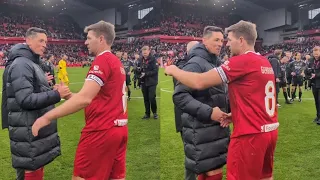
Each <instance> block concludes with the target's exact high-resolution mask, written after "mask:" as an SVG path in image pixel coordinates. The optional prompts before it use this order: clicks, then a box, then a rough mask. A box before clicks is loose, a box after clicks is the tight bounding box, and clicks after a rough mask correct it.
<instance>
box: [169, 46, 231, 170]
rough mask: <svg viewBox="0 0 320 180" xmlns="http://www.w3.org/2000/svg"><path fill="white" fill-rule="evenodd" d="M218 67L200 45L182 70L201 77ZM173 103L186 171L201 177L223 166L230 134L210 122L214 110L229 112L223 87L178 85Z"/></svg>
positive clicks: (217, 63)
mask: <svg viewBox="0 0 320 180" xmlns="http://www.w3.org/2000/svg"><path fill="white" fill-rule="evenodd" d="M220 63H221V62H220V61H219V59H218V58H217V56H215V55H213V54H210V53H209V52H208V51H207V50H206V48H205V46H204V45H203V44H198V45H195V47H194V48H192V50H191V51H190V53H189V61H188V62H187V63H186V64H185V65H184V67H183V70H185V71H191V72H199V73H202V72H207V71H209V70H211V69H213V68H214V67H217V66H219V65H220ZM173 101H174V104H175V105H176V106H178V107H179V108H180V109H181V110H182V111H183V114H182V116H181V119H182V126H183V129H182V135H183V141H184V144H185V146H184V151H185V154H186V161H185V166H186V168H187V169H189V170H191V171H193V172H195V173H197V174H200V173H204V172H208V171H210V170H214V169H218V168H221V167H222V166H224V165H225V164H226V156H227V151H228V144H229V135H230V130H229V128H222V127H221V126H220V123H219V122H216V121H213V120H211V113H212V108H213V107H219V108H220V109H221V110H222V111H225V112H228V111H229V110H228V100H227V88H226V86H225V85H220V86H216V87H211V88H209V89H206V90H202V91H196V90H193V89H190V88H188V87H186V86H184V85H182V84H180V83H178V84H177V86H176V88H175V92H174V95H173Z"/></svg>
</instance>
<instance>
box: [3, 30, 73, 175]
mask: <svg viewBox="0 0 320 180" xmlns="http://www.w3.org/2000/svg"><path fill="white" fill-rule="evenodd" d="M46 42H47V36H46V31H45V30H43V29H39V28H30V29H28V31H27V33H26V44H17V45H15V46H13V47H12V49H11V50H10V53H9V58H8V62H7V65H6V69H5V72H4V75H3V77H4V81H3V84H5V85H6V86H5V88H4V89H3V92H5V93H4V94H3V96H2V100H3V102H7V103H6V104H5V103H3V104H2V121H3V124H4V123H7V126H6V127H5V128H8V129H9V137H10V148H11V156H12V166H13V167H14V168H16V169H19V170H23V171H24V172H23V173H24V177H21V180H22V179H24V180H30V179H32V178H38V179H40V178H41V179H42V178H43V167H44V166H45V165H47V164H48V163H50V162H52V161H53V160H54V159H55V158H56V157H58V156H59V155H60V154H61V152H60V139H59V136H58V133H57V123H56V122H53V123H51V124H50V125H48V126H46V127H45V128H44V129H42V130H41V133H40V134H39V136H37V137H34V136H33V135H32V132H31V127H32V125H33V123H34V121H35V120H36V119H37V118H38V117H40V116H42V115H43V114H44V113H46V112H47V111H49V110H51V109H53V108H54V104H56V103H58V102H59V101H60V100H61V97H66V96H68V95H70V91H69V89H68V87H66V86H62V85H60V86H57V87H56V88H55V89H54V90H52V89H51V88H50V86H49V84H48V81H47V77H46V76H45V73H44V72H43V71H42V69H41V68H40V66H39V63H40V58H39V57H40V55H41V56H42V55H43V53H44V51H45V48H46ZM19 180H20V179H19Z"/></svg>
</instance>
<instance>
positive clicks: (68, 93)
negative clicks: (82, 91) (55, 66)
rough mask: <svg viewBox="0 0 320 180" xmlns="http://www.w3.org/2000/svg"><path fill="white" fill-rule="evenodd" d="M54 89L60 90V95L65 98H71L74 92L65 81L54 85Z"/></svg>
mask: <svg viewBox="0 0 320 180" xmlns="http://www.w3.org/2000/svg"><path fill="white" fill-rule="evenodd" d="M53 90H56V91H58V92H59V94H60V97H61V98H63V99H67V100H68V99H70V98H71V96H72V92H71V91H70V89H69V87H68V86H66V85H65V84H64V83H63V82H61V83H60V84H56V85H54V86H53Z"/></svg>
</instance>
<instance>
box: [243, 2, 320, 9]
mask: <svg viewBox="0 0 320 180" xmlns="http://www.w3.org/2000/svg"><path fill="white" fill-rule="evenodd" d="M246 1H249V2H251V3H254V4H256V5H259V6H262V7H264V8H267V9H270V10H273V9H278V8H284V7H292V6H299V5H302V4H316V3H319V0H246Z"/></svg>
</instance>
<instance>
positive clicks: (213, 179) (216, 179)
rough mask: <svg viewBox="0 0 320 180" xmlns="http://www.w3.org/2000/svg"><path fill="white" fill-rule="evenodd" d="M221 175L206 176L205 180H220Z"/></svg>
mask: <svg viewBox="0 0 320 180" xmlns="http://www.w3.org/2000/svg"><path fill="white" fill-rule="evenodd" d="M222 177H223V175H222V173H220V174H216V175H213V176H206V179H205V180H222Z"/></svg>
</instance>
